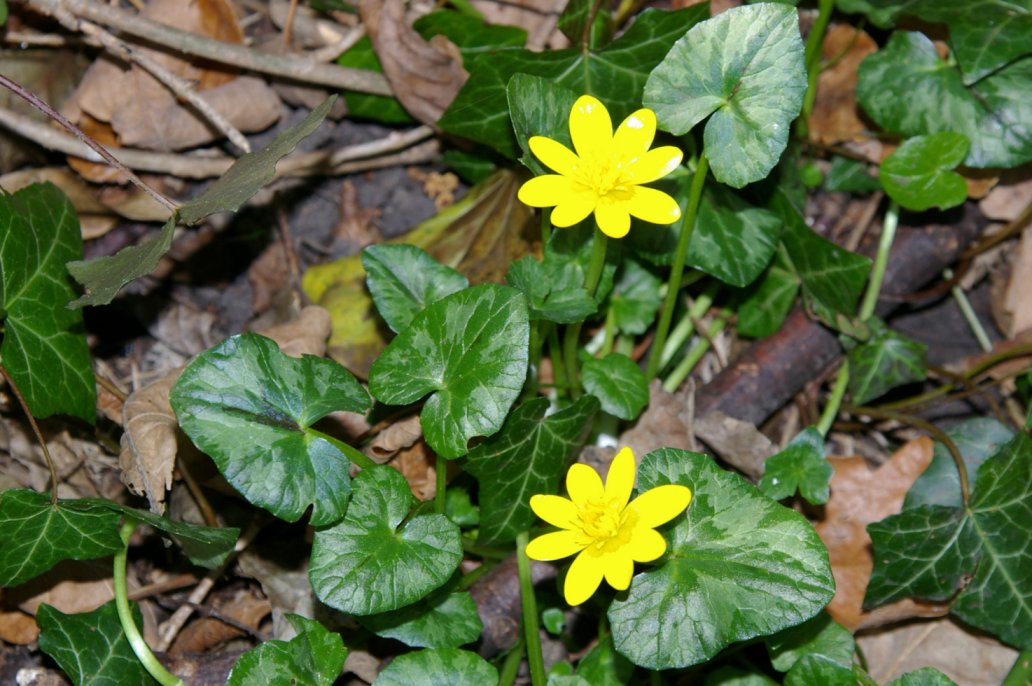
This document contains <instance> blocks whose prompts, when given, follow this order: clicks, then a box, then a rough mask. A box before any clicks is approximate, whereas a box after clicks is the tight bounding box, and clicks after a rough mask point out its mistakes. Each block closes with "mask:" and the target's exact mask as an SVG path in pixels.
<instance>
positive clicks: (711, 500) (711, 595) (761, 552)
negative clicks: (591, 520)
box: [609, 448, 835, 669]
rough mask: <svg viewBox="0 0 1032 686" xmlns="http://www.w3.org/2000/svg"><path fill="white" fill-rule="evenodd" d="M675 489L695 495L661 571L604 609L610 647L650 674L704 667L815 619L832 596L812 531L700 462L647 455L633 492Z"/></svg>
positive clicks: (681, 455)
mask: <svg viewBox="0 0 1032 686" xmlns="http://www.w3.org/2000/svg"><path fill="white" fill-rule="evenodd" d="M668 483H669V484H681V485H684V486H687V487H689V488H690V489H691V490H692V493H693V495H694V497H693V499H692V503H691V505H690V506H689V507H688V510H687V512H686V513H685V514H684V515H681V516H679V517H678V518H676V519H675V520H674V525H673V527H672V528H670V529H668V530H667V539H668V540H669V542H670V546H669V550H668V553H667V556H666V557H665V558H664V559H663V561H662V562H661V564H659V565H658V566H656V567H654V568H652V569H650V570H649V571H646V572H644V573H641V574H638V575H637V576H635V577H634V579H633V581H632V582H631V588H630V590H629V591H628V593H627V596H626V597H625V598H617V599H616V600H615V601H614V602H613V604H612V605H611V606H610V609H609V622H610V625H611V626H612V627H613V640H614V642H615V644H616V649H617V650H619V651H620V652H621V653H623V654H624V655H626V656H627V657H628V658H630V659H631V661H632V662H634V663H635V664H637V665H640V666H643V667H648V668H649V669H668V668H681V667H687V666H689V665H694V664H698V663H700V662H704V661H706V660H708V659H709V658H711V657H712V656H713V655H716V654H717V653H718V652H719V651H721V650H723V649H724V648H725V647H727V646H728V645H730V644H731V643H733V642H735V641H743V640H746V639H749V638H754V637H756V636H766V635H769V634H772V633H774V632H777V631H781V630H782V629H786V628H788V627H790V626H795V625H797V624H800V623H802V622H803V621H805V620H807V619H809V618H811V617H813V616H814V615H816V614H817V613H818V612H820V611H821V610H822V609H823V608H824V606H825V605H826V604H827V603H828V602H829V601H830V600H831V598H832V596H833V595H834V593H835V582H834V579H833V578H832V576H831V566H830V565H829V563H828V552H827V550H826V549H825V548H824V545H823V544H822V543H821V541H820V539H819V538H818V537H817V534H816V532H814V530H813V526H812V525H811V524H810V523H809V522H808V521H806V519H804V518H803V517H802V516H801V515H800V514H798V513H797V512H794V511H792V510H790V509H788V508H786V507H782V506H781V505H778V504H777V503H775V502H774V501H773V500H771V499H770V498H768V497H767V496H765V495H763V494H762V493H760V492H759V491H758V490H756V488H755V487H754V486H752V485H750V484H748V483H746V482H745V480H744V479H742V478H741V477H740V476H738V475H736V474H732V473H730V472H726V471H724V470H722V469H720V468H719V467H717V466H716V464H715V463H714V462H713V460H712V459H711V458H709V457H707V456H705V455H700V454H698V453H691V452H687V451H684V450H674V449H672V448H665V449H662V450H657V451H654V452H652V453H649V454H648V455H646V456H645V458H644V459H643V460H642V463H641V467H640V468H639V471H638V488H639V490H641V491H645V490H647V489H649V488H653V487H656V486H659V485H662V484H668Z"/></svg>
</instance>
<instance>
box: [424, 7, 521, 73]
mask: <svg viewBox="0 0 1032 686" xmlns="http://www.w3.org/2000/svg"><path fill="white" fill-rule="evenodd" d="M412 28H414V29H415V30H416V31H417V32H418V33H419V35H420V36H422V37H423V38H425V39H426V40H430V39H431V38H433V37H434V36H436V35H442V36H444V37H445V38H447V39H448V40H450V41H451V42H452V43H455V46H456V47H457V48H458V49H459V52H460V53H461V54H462V59H463V61H465V62H468V61H470V60H471V59H472V58H473V57H476V56H477V55H481V54H487V55H494V54H497V53H498V52H502V51H505V50H508V49H517V48H522V47H523V45H524V44H525V43H526V42H527V32H526V31H525V30H524V29H521V28H519V27H516V26H505V25H502V24H488V23H487V22H485V21H484V20H483V18H478V17H474V16H471V15H469V14H465V13H463V12H456V11H454V10H438V11H436V12H431V13H429V14H424V15H423V16H422V17H420V18H419V19H417V20H416V21H415V22H414V23H413V24H412Z"/></svg>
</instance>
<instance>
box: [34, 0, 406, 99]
mask: <svg viewBox="0 0 1032 686" xmlns="http://www.w3.org/2000/svg"><path fill="white" fill-rule="evenodd" d="M18 1H19V2H21V3H22V4H25V5H28V6H29V7H32V8H33V9H35V10H36V11H38V12H41V13H43V14H46V15H48V16H54V15H55V13H56V12H57V11H58V10H59V9H60V8H64V9H67V10H68V11H70V12H72V13H73V14H75V15H77V16H79V17H82V18H85V19H89V20H91V21H95V22H97V23H100V24H104V25H105V26H110V27H114V28H116V29H118V30H119V31H122V32H124V33H127V34H129V35H131V36H134V37H136V38H142V39H143V40H146V41H149V42H151V43H155V44H157V45H160V46H163V47H165V48H168V49H169V50H172V51H174V52H177V53H181V54H187V55H193V56H195V57H203V58H205V59H208V60H212V61H213V62H218V63H220V64H227V65H231V66H234V67H240V68H241V69H248V70H251V71H256V72H260V73H262V74H268V75H270V76H279V77H282V78H285V79H289V80H291V81H301V82H304V83H312V84H318V85H321V86H332V87H334V88H340V89H344V90H352V91H360V92H362V93H372V94H374V95H393V91H392V90H391V87H390V85H389V84H388V83H387V79H386V78H385V77H384V76H383V75H382V74H378V73H376V72H373V71H368V70H365V69H349V68H347V67H341V66H337V65H330V64H315V63H313V62H312V61H310V60H308V59H305V58H303V57H297V56H294V55H275V54H272V53H267V52H261V51H258V50H255V49H254V48H249V47H246V46H243V45H236V44H233V43H224V42H222V41H218V40H214V39H211V38H205V37H203V36H199V35H197V34H194V33H190V32H188V31H180V30H179V29H174V28H171V27H168V26H165V25H164V24H160V23H158V22H156V21H151V20H149V19H144V18H143V17H138V16H135V15H133V14H130V13H129V12H125V11H123V10H120V9H118V8H116V7H109V6H108V5H104V4H101V3H99V2H94V1H92V0H18Z"/></svg>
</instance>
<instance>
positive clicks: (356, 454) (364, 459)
mask: <svg viewBox="0 0 1032 686" xmlns="http://www.w3.org/2000/svg"><path fill="white" fill-rule="evenodd" d="M305 431H308V432H309V433H310V434H312V435H313V436H317V437H319V438H321V439H323V440H324V441H326V442H327V443H329V444H330V445H332V446H333V447H335V448H336V449H337V450H339V451H341V452H342V453H344V455H345V456H346V457H347V458H348V459H349V460H351V461H352V462H353V463H354V464H356V465H358V466H359V467H361V468H362V469H371V468H372V467H376V466H377V464H376V463H375V462H373V461H372V460H371V459H370V458H369V456H367V455H366V454H365V453H363V452H362V451H361V450H359V449H358V448H352V447H351V446H350V445H348V444H347V443H345V442H344V441H341V440H338V439H336V438H334V437H333V436H331V435H329V434H326V433H323V432H322V431H319V430H318V429H313V428H312V427H308V428H307V429H305Z"/></svg>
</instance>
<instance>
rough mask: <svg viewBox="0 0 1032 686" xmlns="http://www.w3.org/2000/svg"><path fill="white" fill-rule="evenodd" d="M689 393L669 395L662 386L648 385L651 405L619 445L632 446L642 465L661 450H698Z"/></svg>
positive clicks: (623, 434) (625, 433)
mask: <svg viewBox="0 0 1032 686" xmlns="http://www.w3.org/2000/svg"><path fill="white" fill-rule="evenodd" d="M690 393H691V389H689V388H688V387H685V388H684V389H682V390H679V391H678V392H677V393H667V392H666V391H664V390H663V384H661V383H660V382H659V380H658V379H653V381H652V383H650V384H649V404H648V405H647V406H646V408H645V411H644V412H642V413H641V416H640V417H638V421H637V422H635V424H634V426H632V427H631V428H630V429H628V430H627V431H624V432H623V433H622V434H620V445H622V446H627V447H629V448H630V449H631V450H632V451H633V452H634V456H635V458H636V459H637V460H638V461H639V462H640V461H641V458H643V457H644V456H645V455H648V454H649V453H650V452H652V451H653V450H658V449H659V448H679V449H681V450H697V449H698V448H697V446H696V445H695V439H694V437H693V435H692V416H691V409H690V407H689V402H688V400H689V394H690Z"/></svg>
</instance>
